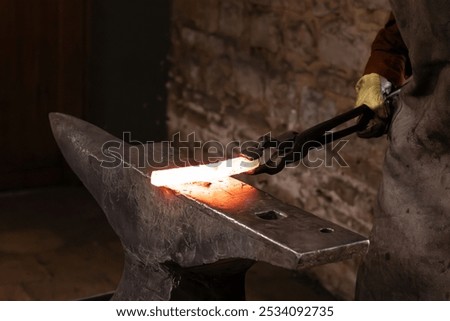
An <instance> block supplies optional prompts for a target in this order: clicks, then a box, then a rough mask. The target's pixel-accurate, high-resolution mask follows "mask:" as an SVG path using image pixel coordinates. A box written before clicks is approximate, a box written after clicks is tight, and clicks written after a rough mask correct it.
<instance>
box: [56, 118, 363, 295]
mask: <svg viewBox="0 0 450 321" xmlns="http://www.w3.org/2000/svg"><path fill="white" fill-rule="evenodd" d="M50 123H51V127H52V130H53V134H54V137H55V139H56V142H57V144H58V146H59V148H60V149H61V152H62V153H63V155H64V157H65V159H66V160H67V162H68V163H69V165H70V166H71V168H72V169H73V171H74V172H75V173H76V174H77V175H78V177H79V178H80V179H81V181H82V182H83V184H84V185H85V186H86V187H87V189H88V190H89V191H90V193H91V194H92V195H93V196H94V198H95V199H96V200H97V202H98V204H99V205H100V206H101V208H102V209H103V211H104V212H105V214H106V217H107V218H108V221H109V223H110V224H111V226H112V227H113V229H114V231H115V232H116V233H117V235H118V236H119V238H120V240H121V242H122V245H123V248H124V251H125V266H124V272H123V275H122V279H121V281H120V284H119V286H118V289H117V290H116V293H115V296H114V298H115V299H131V300H168V299H171V298H172V299H174V298H185V299H189V298H191V299H192V298H200V299H211V298H212V299H227V298H228V299H229V298H235V299H236V298H242V293H241V294H239V295H240V296H238V297H236V296H233V294H232V291H235V290H236V289H237V288H240V289H241V290H243V286H242V284H241V285H239V286H237V287H236V286H233V285H230V284H229V283H230V282H228V281H227V280H229V279H235V280H236V279H237V280H238V281H242V277H243V273H245V270H246V269H247V268H248V267H249V266H250V264H251V262H252V261H264V262H267V263H270V264H272V265H276V266H280V267H284V268H288V269H299V268H305V267H310V266H314V265H318V264H324V263H330V262H335V261H339V260H344V259H347V258H350V257H352V256H353V255H359V254H363V253H365V251H366V250H367V247H368V240H367V239H366V238H365V237H363V236H361V235H358V234H356V233H353V232H351V231H349V230H346V229H344V228H342V227H340V226H337V225H335V224H332V223H330V222H327V221H325V220H322V219H320V218H318V217H316V216H314V215H312V214H309V213H307V212H305V211H303V210H301V209H298V208H296V207H293V206H290V205H287V204H284V203H282V202H281V201H279V200H277V199H275V198H273V197H272V196H270V195H268V194H267V193H264V192H262V191H260V190H257V189H255V188H253V187H251V186H249V185H247V184H245V183H242V182H240V181H238V180H236V179H233V178H229V180H227V181H225V182H223V181H222V182H217V183H212V184H211V185H208V186H206V185H203V186H195V189H193V190H190V189H189V188H187V189H186V190H181V191H173V190H171V189H167V188H159V187H155V186H153V185H152V184H151V183H150V174H151V172H152V170H153V169H155V167H157V164H159V163H161V161H166V162H168V163H169V161H170V159H172V158H171V156H172V154H171V151H170V150H164V148H163V147H164V146H167V145H164V144H159V143H158V144H147V145H140V146H132V145H129V144H127V143H125V142H123V141H122V140H120V139H118V138H115V137H113V136H112V135H110V134H108V133H107V132H105V131H103V130H102V129H100V128H98V127H95V126H94V125H92V124H90V123H87V122H85V121H83V120H80V119H77V118H75V117H72V116H68V115H64V114H60V113H51V114H50ZM168 165H172V166H173V164H168ZM227 259H228V260H227ZM229 259H239V260H229ZM215 262H220V263H219V264H212V263H215ZM211 271H213V272H211ZM217 271H220V272H217ZM239 273H241V274H240V276H239V277H236V275H239ZM234 283H236V282H234ZM241 283H242V282H241ZM189 286H191V287H192V286H194V287H195V288H196V290H195V291H190V290H189ZM199 289H203V292H202V291H201V290H199ZM230 291H231V292H230ZM194 292H195V293H202V295H197V296H194V294H193V293H194Z"/></svg>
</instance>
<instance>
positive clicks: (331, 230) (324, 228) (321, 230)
mask: <svg viewBox="0 0 450 321" xmlns="http://www.w3.org/2000/svg"><path fill="white" fill-rule="evenodd" d="M319 231H320V233H333V232H334V229H332V228H331V227H322V228H321V229H320V230H319Z"/></svg>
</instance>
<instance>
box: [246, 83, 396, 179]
mask: <svg viewBox="0 0 450 321" xmlns="http://www.w3.org/2000/svg"><path fill="white" fill-rule="evenodd" d="M399 92H400V89H397V90H395V91H393V92H391V93H390V94H389V95H387V96H386V97H385V101H384V103H385V104H386V105H387V107H388V108H392V99H393V98H394V97H395V96H397V95H398V94H399ZM391 114H392V113H391ZM374 116H375V112H374V111H373V110H372V109H370V108H369V107H368V106H366V105H362V106H359V107H356V108H354V109H351V110H349V111H347V112H345V113H342V114H340V115H338V116H336V117H334V118H331V119H329V120H326V121H324V122H322V123H319V124H317V125H315V126H313V127H311V128H309V129H307V130H305V131H303V132H301V133H298V132H295V131H291V132H286V133H284V134H282V135H280V136H278V137H276V138H274V137H272V136H271V135H270V133H269V134H266V135H264V136H262V137H261V138H259V139H258V140H257V141H254V142H249V143H247V144H246V145H245V146H242V149H241V155H242V156H244V157H246V158H248V159H250V160H256V159H259V160H260V165H259V166H258V167H257V168H256V169H254V170H252V171H250V172H248V174H262V173H266V174H270V175H273V174H277V173H279V172H280V171H281V170H283V169H284V168H285V167H286V165H288V164H291V163H295V162H298V161H300V160H301V159H303V158H304V157H306V155H307V154H308V152H309V150H311V149H312V148H319V147H321V146H323V145H325V144H328V143H330V142H332V141H335V140H338V139H341V138H343V137H346V136H348V135H351V134H353V133H356V132H359V131H361V130H363V129H365V128H366V126H367V124H368V123H369V121H370V120H371V119H372V118H373V117H374ZM356 118H358V120H357V121H356V122H352V124H353V125H350V126H348V127H346V128H343V129H340V130H337V131H333V130H334V129H335V128H336V127H338V126H340V125H343V124H345V123H347V122H349V121H350V120H354V119H356ZM389 122H390V119H389V120H387V123H388V124H389ZM271 148H272V149H275V151H274V152H273V153H272V154H271V155H270V156H269V157H268V159H266V160H265V159H263V158H264V157H263V156H264V154H265V151H266V150H268V149H271Z"/></svg>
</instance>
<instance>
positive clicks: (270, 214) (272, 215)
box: [256, 211, 286, 221]
mask: <svg viewBox="0 0 450 321" xmlns="http://www.w3.org/2000/svg"><path fill="white" fill-rule="evenodd" d="M256 216H258V217H259V218H261V219H263V220H268V221H271V220H278V219H280V218H284V217H286V215H285V214H281V213H278V212H275V211H267V212H261V213H256Z"/></svg>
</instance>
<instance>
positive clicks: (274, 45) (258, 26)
mask: <svg viewBox="0 0 450 321" xmlns="http://www.w3.org/2000/svg"><path fill="white" fill-rule="evenodd" d="M249 18H250V45H251V46H252V47H256V48H263V49H266V50H268V51H270V52H272V53H275V52H277V51H278V49H279V47H280V40H281V37H280V29H279V25H278V23H279V19H277V17H276V16H275V15H274V14H253V15H252V16H250V17H249Z"/></svg>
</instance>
